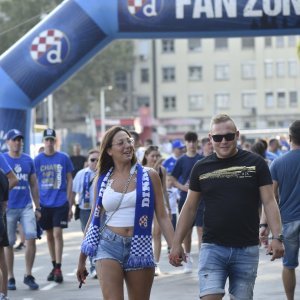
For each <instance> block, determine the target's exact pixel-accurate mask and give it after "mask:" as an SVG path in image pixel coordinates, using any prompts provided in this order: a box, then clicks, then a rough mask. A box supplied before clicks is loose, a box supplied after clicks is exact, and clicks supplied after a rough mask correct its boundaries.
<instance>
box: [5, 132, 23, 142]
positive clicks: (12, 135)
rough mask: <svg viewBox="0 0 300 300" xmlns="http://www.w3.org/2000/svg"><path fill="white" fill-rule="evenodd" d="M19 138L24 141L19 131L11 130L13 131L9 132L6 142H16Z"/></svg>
mask: <svg viewBox="0 0 300 300" xmlns="http://www.w3.org/2000/svg"><path fill="white" fill-rule="evenodd" d="M18 137H20V138H22V139H24V136H23V133H22V132H21V131H20V130H18V129H11V130H9V131H8V133H7V135H6V140H7V141H8V140H14V139H16V138H18Z"/></svg>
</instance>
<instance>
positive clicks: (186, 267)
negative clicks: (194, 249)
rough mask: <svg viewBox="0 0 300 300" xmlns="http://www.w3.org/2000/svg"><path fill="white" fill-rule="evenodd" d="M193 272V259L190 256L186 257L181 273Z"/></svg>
mask: <svg viewBox="0 0 300 300" xmlns="http://www.w3.org/2000/svg"><path fill="white" fill-rule="evenodd" d="M192 272H193V258H192V257H191V256H190V255H186V263H184V270H183V273H192Z"/></svg>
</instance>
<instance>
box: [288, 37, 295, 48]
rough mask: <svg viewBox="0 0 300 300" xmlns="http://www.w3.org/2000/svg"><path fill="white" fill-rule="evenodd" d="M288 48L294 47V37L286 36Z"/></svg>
mask: <svg viewBox="0 0 300 300" xmlns="http://www.w3.org/2000/svg"><path fill="white" fill-rule="evenodd" d="M288 46H289V47H293V48H294V47H296V36H294V35H289V36H288Z"/></svg>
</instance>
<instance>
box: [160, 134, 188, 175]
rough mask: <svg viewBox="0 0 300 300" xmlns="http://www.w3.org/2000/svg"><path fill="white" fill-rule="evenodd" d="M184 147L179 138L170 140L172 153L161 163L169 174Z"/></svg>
mask: <svg viewBox="0 0 300 300" xmlns="http://www.w3.org/2000/svg"><path fill="white" fill-rule="evenodd" d="M184 149H185V144H183V143H182V142H181V140H174V141H173V142H172V154H171V155H170V156H169V157H168V158H166V159H165V160H164V161H163V163H162V165H163V167H164V168H165V169H166V170H167V173H168V174H171V173H172V171H173V169H174V166H175V164H176V161H177V159H178V158H179V157H180V156H181V155H182V154H183V152H184Z"/></svg>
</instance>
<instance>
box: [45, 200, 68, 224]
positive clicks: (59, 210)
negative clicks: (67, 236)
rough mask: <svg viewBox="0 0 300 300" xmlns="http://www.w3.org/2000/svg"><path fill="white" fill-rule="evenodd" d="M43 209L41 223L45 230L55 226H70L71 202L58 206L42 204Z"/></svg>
mask: <svg viewBox="0 0 300 300" xmlns="http://www.w3.org/2000/svg"><path fill="white" fill-rule="evenodd" d="M41 209H42V211H41V214H42V217H41V219H40V220H39V223H40V226H41V227H42V228H43V229H44V230H49V229H53V227H60V228H68V216H69V202H66V203H65V204H64V205H62V206H58V207H43V206H41Z"/></svg>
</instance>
